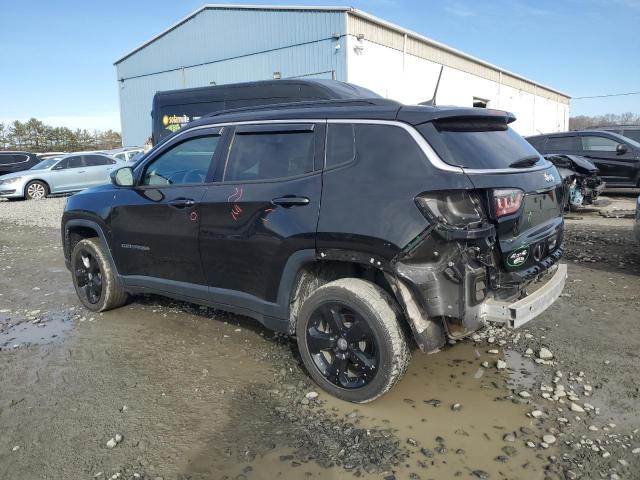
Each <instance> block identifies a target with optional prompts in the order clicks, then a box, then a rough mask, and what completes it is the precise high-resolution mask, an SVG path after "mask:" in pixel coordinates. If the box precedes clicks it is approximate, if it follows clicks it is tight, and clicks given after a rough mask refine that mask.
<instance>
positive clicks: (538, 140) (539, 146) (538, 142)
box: [525, 137, 547, 152]
mask: <svg viewBox="0 0 640 480" xmlns="http://www.w3.org/2000/svg"><path fill="white" fill-rule="evenodd" d="M525 140H526V141H527V142H529V143H530V144H531V145H532V146H533V148H535V149H536V150H538V151H539V152H542V151H544V144H545V143H547V137H534V138H525Z"/></svg>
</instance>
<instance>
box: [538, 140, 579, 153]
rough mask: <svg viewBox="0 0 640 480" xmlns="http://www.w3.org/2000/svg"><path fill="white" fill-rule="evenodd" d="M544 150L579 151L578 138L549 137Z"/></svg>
mask: <svg viewBox="0 0 640 480" xmlns="http://www.w3.org/2000/svg"><path fill="white" fill-rule="evenodd" d="M544 149H545V151H547V152H554V151H565V150H569V151H576V150H580V139H579V138H578V137H549V140H547V144H546V145H545V146H544Z"/></svg>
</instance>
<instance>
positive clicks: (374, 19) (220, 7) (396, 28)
mask: <svg viewBox="0 0 640 480" xmlns="http://www.w3.org/2000/svg"><path fill="white" fill-rule="evenodd" d="M205 10H271V11H275V10H281V11H310V12H314V11H315V12H345V13H347V14H349V15H351V16H353V17H357V18H361V19H364V20H366V21H369V22H371V23H374V24H376V25H379V26H381V27H384V28H387V29H389V30H392V31H395V32H398V33H400V34H402V35H406V36H407V37H410V38H412V39H415V40H417V41H419V42H421V43H424V44H427V45H429V46H431V47H434V48H437V49H439V50H442V51H444V52H447V53H450V54H453V55H455V56H457V57H460V58H463V59H465V60H468V61H471V62H473V63H475V64H478V65H481V66H483V67H486V68H489V69H492V70H495V71H496V72H499V73H500V74H506V75H509V76H511V77H513V78H516V79H518V80H521V81H523V82H526V83H529V84H531V85H534V86H538V87H541V88H543V89H545V90H548V91H550V92H553V93H555V94H558V95H561V96H563V97H566V98H567V99H569V98H571V96H570V95H568V94H566V93H563V92H561V91H559V90H556V89H554V88H551V87H548V86H546V85H543V84H541V83H538V82H535V81H533V80H530V79H528V78H526V77H523V76H522V75H518V74H516V73H513V72H510V71H509V70H505V69H503V68H501V67H498V66H496V65H494V64H492V63H489V62H486V61H484V60H481V59H479V58H477V57H474V56H473V55H469V54H467V53H464V52H462V51H460V50H457V49H455V48H452V47H449V46H448V45H445V44H443V43H440V42H437V41H436V40H433V39H431V38H429V37H426V36H424V35H421V34H419V33H417V32H414V31H413V30H409V29H406V28H403V27H401V26H399V25H396V24H394V23H391V22H388V21H386V20H384V19H382V18H379V17H376V16H374V15H371V14H369V13H366V12H363V11H362V10H358V9H355V8H352V7H340V6H335V7H334V6H331V7H330V6H299V5H233V4H228V5H226V4H208V5H204V6H202V7H200V8H199V9H198V10H196V11H195V12H193V13H191V14H189V15H187V16H186V17H184V18H183V19H182V20H180V21H178V22H176V23H175V24H173V25H171V26H170V27H169V28H167V29H166V30H164V31H162V32H160V33H159V34H158V35H156V36H154V37H152V38H151V39H149V40H148V41H146V42H145V43H143V44H142V45H140V46H138V47H136V48H135V49H133V50H131V51H130V52H129V53H127V54H125V55H124V56H122V57H121V58H119V59H118V60H116V61H115V62H114V65H117V64H119V63H120V62H122V61H123V60H125V59H127V58H129V57H130V56H132V55H134V54H135V53H137V52H139V51H140V50H142V49H144V48H145V47H147V46H148V45H150V44H151V43H153V42H155V41H156V40H158V39H159V38H161V37H163V36H164V35H166V34H168V33H169V32H171V31H172V30H175V29H176V28H178V27H179V26H180V25H182V24H184V23H186V22H188V21H189V20H191V19H192V18H194V17H196V16H197V15H199V14H200V13H202V12H203V11H205Z"/></svg>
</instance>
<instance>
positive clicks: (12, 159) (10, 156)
mask: <svg viewBox="0 0 640 480" xmlns="http://www.w3.org/2000/svg"><path fill="white" fill-rule="evenodd" d="M41 161H42V160H41V159H40V158H38V156H37V155H36V154H35V153H28V152H0V175H6V174H8V173H14V172H21V171H23V170H29V169H30V168H31V167H33V166H35V165H37V164H38V163H40V162H41Z"/></svg>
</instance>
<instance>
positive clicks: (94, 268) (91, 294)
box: [74, 249, 102, 305]
mask: <svg viewBox="0 0 640 480" xmlns="http://www.w3.org/2000/svg"><path fill="white" fill-rule="evenodd" d="M78 255H79V256H80V258H79V260H80V261H79V262H77V263H76V269H75V272H74V273H75V276H76V285H77V286H78V290H79V291H80V292H82V295H84V297H85V299H86V300H87V301H88V302H89V303H90V304H93V305H95V304H97V303H98V302H99V301H100V298H101V297H102V271H101V270H100V264H99V263H98V260H97V259H96V257H95V256H94V255H93V254H92V253H91V252H89V251H88V250H86V249H82V250H80V252H78Z"/></svg>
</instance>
